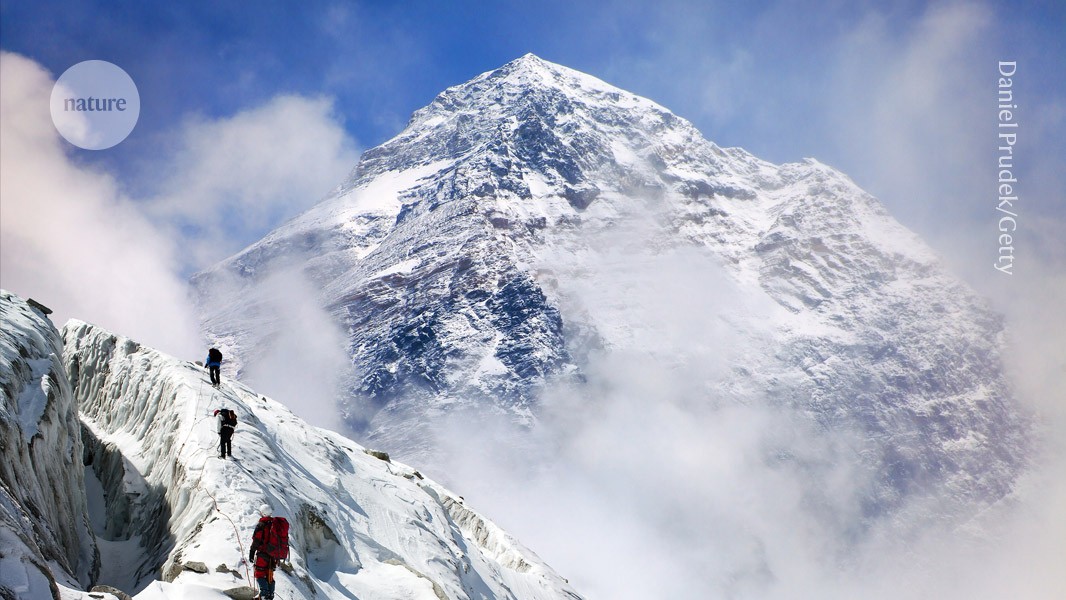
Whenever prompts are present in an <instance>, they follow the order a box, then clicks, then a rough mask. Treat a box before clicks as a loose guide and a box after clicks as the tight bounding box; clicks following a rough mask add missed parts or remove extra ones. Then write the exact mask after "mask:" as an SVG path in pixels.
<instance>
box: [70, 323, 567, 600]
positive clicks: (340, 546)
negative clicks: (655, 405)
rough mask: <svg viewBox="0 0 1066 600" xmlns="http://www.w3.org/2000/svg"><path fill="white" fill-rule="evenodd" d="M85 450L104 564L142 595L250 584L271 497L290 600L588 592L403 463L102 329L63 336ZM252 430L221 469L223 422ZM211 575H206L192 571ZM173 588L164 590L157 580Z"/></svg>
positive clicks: (282, 594)
mask: <svg viewBox="0 0 1066 600" xmlns="http://www.w3.org/2000/svg"><path fill="white" fill-rule="evenodd" d="M63 335H64V361H65V364H66V368H67V370H68V371H69V373H70V377H71V381H72V382H73V383H72V389H73V393H74V397H75V399H76V401H77V402H78V405H79V406H80V408H81V415H82V420H83V423H84V438H85V445H86V454H87V457H88V460H89V461H90V462H91V470H92V473H93V474H94V475H95V476H96V478H97V479H98V481H99V484H100V487H101V488H102V490H103V491H104V494H103V495H104V496H105V498H106V500H105V501H104V505H103V507H101V508H100V509H98V510H102V512H103V514H102V515H100V514H98V515H96V517H97V518H99V519H100V521H101V522H100V523H99V525H100V526H101V527H102V528H103V531H102V532H101V536H102V537H103V538H105V541H103V542H101V559H102V562H103V563H104V564H105V568H104V571H105V572H107V571H108V568H107V564H108V563H109V561H111V562H112V563H114V562H116V561H118V562H119V563H120V564H121V565H122V568H121V569H114V568H112V569H111V571H110V572H113V573H117V574H118V575H119V576H123V575H124V576H125V579H124V580H122V581H115V582H108V581H102V583H105V584H109V585H114V586H115V587H119V589H123V587H124V588H125V589H126V591H130V592H137V598H139V599H144V598H216V597H218V598H222V597H224V596H222V591H223V590H227V589H229V590H232V589H235V588H240V587H242V586H249V585H252V581H251V579H250V567H249V566H248V564H247V563H246V560H245V558H246V553H247V548H248V544H249V543H250V537H251V532H252V530H253V528H254V526H255V523H256V521H257V519H258V515H257V513H256V508H257V507H258V506H259V505H260V504H261V503H262V502H264V501H267V502H269V503H270V504H271V505H272V506H273V507H274V510H275V514H280V515H284V516H286V517H287V518H288V519H289V521H290V523H291V526H292V529H291V530H290V541H291V546H292V555H291V557H290V560H291V563H292V566H293V569H292V571H291V572H285V573H282V572H281V571H279V572H278V577H277V586H278V588H277V593H278V597H279V598H312V597H315V598H337V599H346V600H350V599H351V598H359V599H360V600H396V599H399V598H410V599H424V600H439V599H443V598H449V599H468V598H469V599H482V598H514V599H519V598H530V599H534V598H535V599H555V598H579V597H580V596H578V595H577V593H576V592H575V591H574V590H573V589H572V588H571V587H570V586H569V585H568V584H567V583H566V581H565V580H563V579H562V578H561V577H559V576H558V575H557V574H555V573H554V572H553V571H552V570H551V569H550V568H549V567H547V566H546V565H545V564H544V563H543V562H542V561H540V560H539V559H538V558H537V557H536V555H535V554H533V553H532V552H530V551H529V550H527V549H526V548H524V547H523V546H522V545H521V544H520V543H518V542H517V541H516V540H514V539H513V538H512V537H511V536H509V535H508V534H507V533H506V532H504V531H502V530H501V529H500V528H498V527H497V526H495V525H494V524H493V523H491V522H490V521H488V520H487V519H485V518H484V517H482V516H481V515H480V514H478V513H477V512H476V511H474V510H473V509H471V508H469V507H467V506H466V505H465V504H464V502H463V500H462V498H460V497H459V496H457V495H455V494H454V493H452V492H449V491H448V490H446V489H444V488H443V487H441V486H440V485H438V484H436V483H434V482H433V481H431V480H429V479H426V478H424V477H423V476H422V475H421V474H420V473H418V472H417V471H415V470H414V469H412V468H411V467H408V466H406V465H403V464H400V463H396V462H391V461H390V460H388V459H387V457H384V458H382V457H377V456H374V455H372V454H370V453H368V452H367V451H366V449H364V448H363V447H361V446H359V445H358V444H355V443H354V442H352V441H350V440H348V439H346V438H344V437H342V436H340V435H338V434H336V433H333V432H330V431H326V430H323V429H318V428H314V427H311V426H309V425H307V424H306V423H304V422H302V421H301V420H300V419H299V418H297V417H296V416H295V415H293V413H292V412H290V411H289V410H288V409H286V408H285V407H284V406H282V405H281V404H279V403H277V402H275V401H273V400H271V399H268V398H266V397H263V396H260V395H257V394H256V393H255V392H254V391H253V390H251V389H249V388H247V387H245V386H244V385H242V384H240V383H238V382H236V381H233V380H230V379H228V378H227V379H226V380H224V382H223V385H222V386H221V389H219V390H215V389H213V388H212V387H211V386H210V384H209V383H208V381H207V376H206V372H205V371H204V370H202V369H201V368H199V367H197V366H196V365H194V364H192V363H189V362H184V361H180V360H177V359H174V358H171V357H169V356H166V355H164V354H162V353H159V352H157V351H155V350H152V349H150V348H146V347H143V346H141V345H140V344H138V343H137V342H135V341H133V340H130V339H127V338H123V337H120V336H116V335H114V334H112V333H110V332H107V331H104V330H102V329H100V328H97V327H94V326H92V325H89V324H86V323H82V322H78V321H71V322H69V323H68V324H67V325H66V326H65V327H64V330H63ZM222 407H228V408H231V409H233V410H235V411H236V413H237V415H238V420H239V425H238V427H237V432H236V434H235V435H234V439H233V453H234V455H235V457H236V458H235V459H233V460H228V459H227V460H223V459H220V458H218V455H217V453H218V451H217V443H218V436H217V434H216V433H215V419H214V417H213V416H212V412H213V411H214V410H215V409H217V408H222ZM196 563H202V564H203V565H206V566H207V571H208V572H206V573H198V572H195V571H194V570H190V569H191V568H194V567H196V566H197V565H196ZM160 578H161V580H160Z"/></svg>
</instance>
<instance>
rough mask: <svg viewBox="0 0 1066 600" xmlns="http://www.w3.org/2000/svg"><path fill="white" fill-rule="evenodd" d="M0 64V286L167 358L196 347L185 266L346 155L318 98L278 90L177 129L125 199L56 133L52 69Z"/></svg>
mask: <svg viewBox="0 0 1066 600" xmlns="http://www.w3.org/2000/svg"><path fill="white" fill-rule="evenodd" d="M0 64H2V65H3V86H2V95H0V98H2V101H3V104H2V106H3V121H2V131H3V134H2V135H0V142H2V153H0V160H2V170H0V171H2V177H0V208H2V213H0V216H2V219H0V230H2V239H0V242H2V246H0V248H2V253H0V278H2V279H0V284H2V285H3V286H4V287H5V288H7V289H10V290H11V291H14V292H16V293H19V294H20V295H23V296H32V297H35V298H36V299H38V300H39V301H41V302H43V303H44V304H46V305H48V306H50V307H52V308H53V309H55V311H56V314H55V315H54V316H55V317H56V319H55V320H56V322H57V323H59V324H62V322H64V321H65V320H66V319H67V318H70V317H76V318H79V319H83V320H86V321H89V322H92V323H95V324H98V325H101V326H104V327H107V328H109V329H112V330H114V331H115V332H117V333H121V334H123V335H128V336H131V337H133V338H135V339H138V340H139V341H142V342H143V343H146V344H149V345H151V346H154V347H158V348H160V349H163V350H166V351H169V352H171V353H174V354H176V355H179V356H185V357H187V358H200V356H201V354H202V347H201V346H202V339H201V337H200V334H199V324H198V320H197V316H196V314H195V309H194V308H193V303H192V301H191V298H190V297H189V290H188V286H187V282H186V281H185V277H186V276H187V274H188V273H189V271H191V270H195V269H198V268H203V267H205V266H207V265H208V264H210V263H212V262H215V261H218V260H221V259H223V258H225V257H226V256H227V255H229V254H230V253H232V252H234V251H236V250H239V249H240V248H241V247H243V246H244V245H245V244H247V243H250V242H252V241H255V240H256V239H258V238H259V237H261V236H262V235H263V234H264V233H266V231H267V230H269V229H270V228H272V227H274V226H276V225H277V224H278V222H279V221H280V220H282V219H284V218H287V217H291V216H294V215H295V214H297V213H298V212H299V211H300V210H302V209H304V208H307V207H309V206H310V205H312V204H313V203H315V202H317V201H318V200H319V199H320V198H321V197H322V196H323V195H324V194H325V193H326V192H328V191H329V190H330V188H332V187H333V186H336V185H337V184H339V183H340V182H341V181H342V180H343V178H344V177H345V175H346V174H347V173H348V171H349V170H350V169H351V167H352V166H353V165H354V164H355V162H356V159H357V156H356V150H355V143H354V142H353V140H352V139H351V138H350V137H349V136H348V135H347V133H346V132H345V130H344V128H343V127H342V125H341V123H340V120H339V117H338V116H337V115H336V114H335V112H334V110H333V104H332V102H331V101H330V100H328V99H325V98H305V97H299V96H284V95H283V96H278V97H275V98H273V99H272V100H270V101H268V102H266V103H264V104H263V105H261V106H258V107H254V108H251V109H248V110H244V111H241V112H238V113H237V114H235V115H233V116H231V117H226V118H221V119H217V120H207V119H202V118H198V119H190V120H188V121H187V122H185V123H184V124H183V125H181V126H180V127H178V128H176V129H175V131H174V133H173V138H174V139H175V140H176V141H175V143H174V144H173V145H172V146H168V147H162V148H159V149H158V154H156V155H154V156H152V157H149V159H148V161H149V164H150V165H151V167H152V171H151V173H149V174H146V175H145V177H146V178H147V177H155V178H158V179H160V183H159V184H158V185H157V186H156V190H155V191H156V193H155V194H154V195H152V196H151V197H148V198H129V197H127V196H126V195H124V194H123V193H122V189H123V186H122V182H120V181H118V180H117V179H116V178H115V177H114V176H112V175H111V174H109V173H107V172H105V171H103V170H101V169H98V168H89V167H86V166H85V165H83V164H80V163H79V161H78V160H77V158H78V156H79V154H78V153H79V152H80V151H77V150H74V149H73V148H71V147H69V146H67V145H66V144H65V143H64V142H63V141H62V140H61V138H60V137H59V135H58V133H57V132H56V130H55V127H54V126H53V124H52V122H51V118H50V115H49V103H48V101H49V97H50V94H51V90H52V86H53V83H54V79H53V78H52V77H51V75H50V74H49V73H48V72H47V71H45V70H44V69H43V68H41V67H40V65H38V64H36V63H35V62H33V61H31V60H29V59H26V58H24V57H22V56H19V55H17V54H12V53H6V52H5V53H4V54H3V61H2V63H0ZM308 302H309V303H310V304H309V305H313V302H311V301H310V300H309V301H308ZM294 323H295V322H294ZM297 324H298V323H297ZM294 326H295V325H294Z"/></svg>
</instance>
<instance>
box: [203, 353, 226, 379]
mask: <svg viewBox="0 0 1066 600" xmlns="http://www.w3.org/2000/svg"><path fill="white" fill-rule="evenodd" d="M204 366H205V367H207V371H208V373H210V375H211V385H213V386H215V387H218V386H219V385H221V384H222V375H221V373H220V372H219V371H220V369H222V353H221V352H219V351H218V348H211V349H210V350H208V351H207V360H205V361H204Z"/></svg>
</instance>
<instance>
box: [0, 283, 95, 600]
mask: <svg viewBox="0 0 1066 600" xmlns="http://www.w3.org/2000/svg"><path fill="white" fill-rule="evenodd" d="M0 323H3V327H2V328H0V389H2V390H3V404H2V405H0V596H2V597H4V598H48V597H55V598H58V595H57V594H58V588H57V587H56V584H57V582H58V583H59V584H62V585H66V586H72V587H79V588H80V587H83V586H87V585H88V584H89V583H90V582H91V581H92V580H93V579H94V578H95V576H96V572H97V569H98V564H97V561H98V558H97V554H96V543H95V538H94V536H93V533H92V530H91V528H90V526H89V519H88V511H87V505H86V497H85V485H84V481H83V470H82V462H81V458H82V450H81V435H80V434H81V431H80V424H79V422H78V411H77V405H76V404H75V402H74V399H73V396H72V395H71V390H70V383H69V381H68V379H67V373H66V370H65V369H64V367H63V362H62V356H63V352H62V343H61V341H60V337H59V332H58V331H56V328H55V327H54V326H53V325H52V323H51V321H49V320H48V319H47V318H46V317H45V316H44V315H43V314H42V313H40V312H38V311H37V310H36V309H34V308H33V307H31V306H30V305H29V304H27V303H26V301H25V300H23V299H22V298H19V297H18V296H16V295H15V294H12V293H10V292H7V291H2V290H0Z"/></svg>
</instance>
